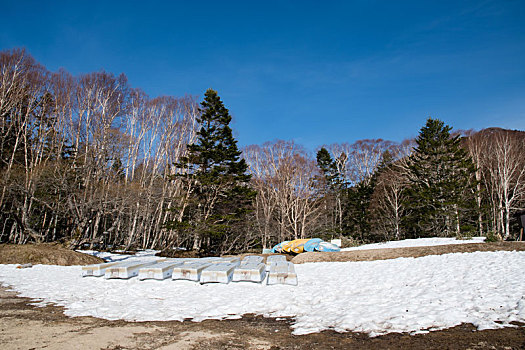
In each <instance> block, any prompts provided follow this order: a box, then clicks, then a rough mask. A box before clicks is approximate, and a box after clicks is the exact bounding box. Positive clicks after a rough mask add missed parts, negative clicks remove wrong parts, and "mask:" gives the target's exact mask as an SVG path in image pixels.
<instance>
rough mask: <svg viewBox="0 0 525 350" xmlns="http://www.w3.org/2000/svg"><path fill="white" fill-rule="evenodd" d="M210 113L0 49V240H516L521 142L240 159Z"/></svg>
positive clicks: (434, 127)
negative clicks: (75, 74) (71, 72)
mask: <svg viewBox="0 0 525 350" xmlns="http://www.w3.org/2000/svg"><path fill="white" fill-rule="evenodd" d="M182 94H184V92H182ZM227 102H228V101H225V103H226V105H227ZM225 103H223V101H222V100H221V99H220V97H219V94H218V92H216V91H213V90H211V89H210V90H208V91H206V93H205V94H204V98H203V100H202V101H198V100H197V99H196V98H195V97H192V96H187V95H186V96H184V97H174V96H161V97H155V98H151V97H149V96H148V95H147V94H146V92H144V91H142V90H141V89H140V88H135V87H131V86H130V85H129V83H128V82H127V79H126V76H125V75H123V74H121V75H119V76H116V75H114V74H112V73H108V72H105V71H98V72H93V73H87V74H80V75H78V76H73V75H71V74H70V73H68V72H67V71H66V70H64V69H60V70H58V71H57V72H50V71H48V70H47V69H46V68H45V67H43V66H42V65H41V64H39V63H38V62H36V61H35V59H34V58H32V57H31V55H30V54H29V53H28V52H26V51H25V50H23V49H12V50H4V51H1V52H0V191H1V192H0V243H14V244H25V243H30V242H37V243H39V242H63V243H66V244H68V245H70V246H71V247H73V248H77V247H81V246H82V247H91V248H97V249H114V248H116V247H118V248H119V249H125V250H129V249H144V248H154V249H190V250H191V249H193V250H195V251H198V252H202V254H212V253H213V254H217V253H221V254H224V253H232V252H240V251H248V250H253V249H260V248H263V247H264V248H268V247H271V246H272V245H274V244H276V243H278V242H280V241H283V240H288V239H295V238H309V237H321V238H324V239H330V238H343V240H344V241H345V242H346V244H359V243H365V242H379V241H385V240H399V239H406V238H417V237H432V236H448V237H459V238H468V237H471V236H486V237H487V239H490V240H516V239H519V236H520V227H519V222H518V216H517V215H518V214H519V213H520V212H522V211H523V210H525V132H523V131H517V130H505V129H500V128H488V129H483V130H480V131H474V130H453V129H452V127H451V126H448V125H446V124H445V123H444V122H442V121H440V120H439V119H434V118H432V117H430V118H428V119H426V118H425V116H422V122H421V124H422V126H421V130H419V134H418V137H417V138H416V139H412V140H408V139H407V140H404V141H402V142H394V141H388V140H383V139H363V140H358V141H356V142H353V143H334V144H330V145H322V146H320V147H319V148H318V149H316V150H315V152H314V153H312V152H309V151H308V150H306V149H305V148H304V147H302V146H301V145H300V144H297V143H295V142H293V141H286V140H273V141H268V142H266V143H264V144H262V145H250V146H247V147H244V148H242V149H240V148H238V146H237V141H236V140H235V139H234V137H233V136H232V130H231V128H230V127H229V123H230V121H231V116H230V114H229V111H228V109H227V108H226V106H225ZM239 118H242V116H239ZM411 132H412V130H411V131H410V133H411ZM407 133H408V132H407Z"/></svg>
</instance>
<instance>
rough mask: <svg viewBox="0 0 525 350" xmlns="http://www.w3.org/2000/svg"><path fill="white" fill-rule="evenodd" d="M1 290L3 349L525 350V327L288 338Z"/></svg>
mask: <svg viewBox="0 0 525 350" xmlns="http://www.w3.org/2000/svg"><path fill="white" fill-rule="evenodd" d="M30 302H31V300H30V299H26V298H20V297H16V295H15V293H13V292H9V291H6V289H5V288H0V344H2V345H1V346H0V347H1V348H2V349H6V350H8V349H44V348H45V349H107V350H109V349H113V350H117V349H163V350H168V349H195V350H204V349H272V350H278V349H283V350H284V349H305V350H309V349H472V350H474V349H509V350H510V349H525V328H524V327H523V326H525V325H524V324H521V325H520V326H521V327H516V328H503V329H498V330H484V331H475V329H474V327H473V326H472V325H468V324H465V325H460V326H457V327H454V328H450V329H447V330H443V331H435V332H431V333H428V334H418V335H414V336H411V335H409V334H388V335H385V336H380V337H376V338H369V337H368V336H367V335H366V334H359V333H336V332H333V331H324V332H321V333H315V334H309V335H301V336H296V335H292V334H291V329H290V325H291V323H292V321H293V320H291V319H278V320H277V319H270V318H263V317H260V316H257V317H256V316H250V315H248V316H245V317H243V318H242V319H240V320H227V321H216V320H207V321H203V322H200V323H195V322H176V321H169V322H125V321H107V320H102V319H97V318H92V317H75V318H69V317H67V316H65V315H64V314H63V310H62V308H60V307H56V306H45V307H35V306H32V305H28V303H30Z"/></svg>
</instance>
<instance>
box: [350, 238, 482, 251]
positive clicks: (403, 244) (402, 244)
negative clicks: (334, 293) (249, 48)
mask: <svg viewBox="0 0 525 350" xmlns="http://www.w3.org/2000/svg"><path fill="white" fill-rule="evenodd" d="M484 241H485V237H473V238H472V239H456V238H443V237H432V238H417V239H405V240H402V241H389V242H382V243H373V244H365V245H360V246H358V247H351V248H343V249H341V251H343V252H347V251H351V250H368V249H383V248H408V247H430V246H436V245H449V244H470V243H483V242H484Z"/></svg>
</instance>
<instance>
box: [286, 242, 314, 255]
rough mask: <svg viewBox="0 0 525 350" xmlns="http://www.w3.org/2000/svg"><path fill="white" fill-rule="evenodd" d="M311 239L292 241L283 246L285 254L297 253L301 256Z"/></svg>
mask: <svg viewBox="0 0 525 350" xmlns="http://www.w3.org/2000/svg"><path fill="white" fill-rule="evenodd" d="M309 240H310V239H309V238H308V239H295V240H293V241H290V242H288V243H286V244H283V246H282V248H283V251H284V252H287V253H290V252H292V253H295V254H299V253H302V252H303V251H304V244H305V243H306V242H308V241H309Z"/></svg>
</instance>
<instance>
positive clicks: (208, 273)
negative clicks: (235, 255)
mask: <svg viewBox="0 0 525 350" xmlns="http://www.w3.org/2000/svg"><path fill="white" fill-rule="evenodd" d="M237 266H238V264H235V263H223V264H212V265H210V266H208V267H207V268H205V269H204V270H202V274H201V280H200V281H201V283H214V282H215V283H230V281H231V280H232V278H233V271H234V270H235V268H236V267H237Z"/></svg>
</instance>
